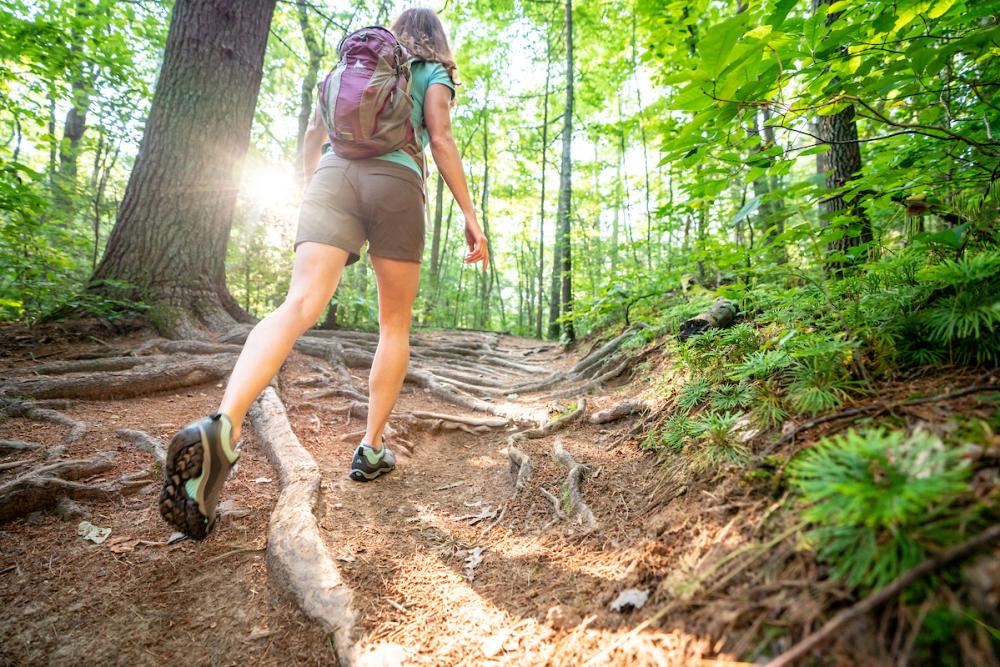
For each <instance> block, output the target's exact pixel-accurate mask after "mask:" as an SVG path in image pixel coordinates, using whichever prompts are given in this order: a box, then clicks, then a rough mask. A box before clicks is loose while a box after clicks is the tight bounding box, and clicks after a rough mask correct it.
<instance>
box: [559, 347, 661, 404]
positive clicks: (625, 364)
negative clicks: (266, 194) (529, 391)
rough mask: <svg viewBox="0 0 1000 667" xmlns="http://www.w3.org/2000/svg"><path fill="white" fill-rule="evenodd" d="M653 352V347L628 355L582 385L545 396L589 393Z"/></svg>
mask: <svg viewBox="0 0 1000 667" xmlns="http://www.w3.org/2000/svg"><path fill="white" fill-rule="evenodd" d="M652 352H653V349H649V350H646V351H645V352H643V353H641V354H639V355H637V356H634V357H626V358H625V359H622V360H621V361H620V362H618V363H617V364H616V365H615V366H614V367H613V368H612V369H611V370H609V371H606V372H604V373H602V374H601V375H598V376H597V377H595V378H594V379H592V380H590V381H589V382H587V383H586V384H584V385H580V386H570V387H566V388H565V389H560V390H558V391H553V392H550V393H548V394H546V395H545V398H548V399H551V398H567V397H569V396H574V395H578V394H587V393H590V392H591V391H594V390H596V389H601V388H602V387H603V385H604V383H605V382H608V381H609V380H613V379H614V378H616V377H618V376H619V375H621V374H622V373H624V372H625V371H627V370H629V369H631V368H632V367H633V366H635V365H637V364H638V363H639V362H640V361H642V360H643V359H645V358H646V357H647V356H649V355H650V354H651V353H652Z"/></svg>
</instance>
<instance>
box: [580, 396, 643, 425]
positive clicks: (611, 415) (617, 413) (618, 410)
mask: <svg viewBox="0 0 1000 667" xmlns="http://www.w3.org/2000/svg"><path fill="white" fill-rule="evenodd" d="M651 407H652V406H651V404H650V402H649V401H642V400H639V399H637V398H631V399H629V400H627V401H622V402H621V403H618V404H617V405H614V406H612V407H610V408H608V409H606V410H599V411H597V412H595V413H593V414H591V415H590V416H589V417H588V418H587V421H588V422H590V423H591V424H607V423H609V422H613V421H618V420H619V419H622V418H624V417H628V416H630V415H637V414H642V413H643V412H647V411H648V410H650V409H651Z"/></svg>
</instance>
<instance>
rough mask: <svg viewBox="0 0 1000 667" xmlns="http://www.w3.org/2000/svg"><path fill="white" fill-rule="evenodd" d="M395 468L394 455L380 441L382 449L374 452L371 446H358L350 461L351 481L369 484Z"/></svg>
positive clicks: (383, 442) (383, 441)
mask: <svg viewBox="0 0 1000 667" xmlns="http://www.w3.org/2000/svg"><path fill="white" fill-rule="evenodd" d="M395 467H396V455H395V454H393V453H392V452H391V451H389V448H388V447H386V446H385V440H384V439H383V440H382V449H380V450H379V451H375V450H374V449H372V447H371V445H367V444H364V443H362V444H360V445H358V448H357V449H356V450H354V460H353V461H351V479H353V480H354V481H355V482H370V481H372V480H373V479H375V478H376V477H379V476H381V475H384V474H385V473H387V472H390V471H392V470H393V469H394V468H395Z"/></svg>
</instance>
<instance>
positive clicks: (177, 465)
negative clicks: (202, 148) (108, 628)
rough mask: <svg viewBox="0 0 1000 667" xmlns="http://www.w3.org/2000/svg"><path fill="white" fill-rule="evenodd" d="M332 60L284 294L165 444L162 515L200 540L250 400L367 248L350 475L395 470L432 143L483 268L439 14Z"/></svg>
mask: <svg viewBox="0 0 1000 667" xmlns="http://www.w3.org/2000/svg"><path fill="white" fill-rule="evenodd" d="M338 53H339V55H340V61H339V62H338V64H337V66H336V67H335V68H334V69H333V70H332V71H331V72H330V74H329V75H328V76H327V77H326V79H325V80H324V81H323V82H322V83H321V84H320V86H319V95H318V98H317V99H318V101H317V104H316V108H315V111H314V112H313V115H312V120H311V121H310V123H309V128H308V129H307V130H306V133H305V137H304V140H303V149H302V154H303V168H304V174H305V177H306V179H307V185H306V189H305V195H304V199H303V202H302V207H301V211H300V213H299V226H298V233H297V236H296V240H295V262H294V266H293V269H292V280H291V285H290V286H289V288H288V295H287V296H286V297H285V301H284V303H282V304H281V306H279V307H278V309H277V310H275V311H274V312H273V313H271V314H270V315H268V316H267V317H266V318H265V319H263V320H261V321H260V322H259V323H258V324H257V326H255V327H254V328H253V330H252V331H251V332H250V335H249V336H247V339H246V343H245V345H244V347H243V350H242V352H241V353H240V356H239V360H238V361H237V362H236V366H235V367H234V368H233V372H232V375H231V376H230V377H229V383H228V384H227V385H226V391H225V394H224V396H223V398H222V403H221V404H220V405H219V409H218V411H217V412H215V413H214V414H212V415H211V416H209V417H205V418H204V419H200V420H198V421H195V422H192V423H191V424H189V425H187V426H186V427H184V428H183V429H182V430H181V431H180V432H178V433H177V435H175V436H174V438H173V440H172V441H171V442H170V449H169V451H168V453H167V459H166V464H165V466H164V480H163V491H162V493H161V494H160V514H161V515H162V516H163V518H164V519H165V520H166V521H167V522H168V523H170V524H172V525H173V526H175V527H176V528H177V529H178V530H181V531H183V532H185V533H187V534H188V535H190V536H191V537H195V538H198V539H201V538H204V537H205V536H206V535H208V533H209V532H210V531H211V529H212V527H213V523H214V519H215V507H216V504H217V503H218V499H219V493H220V491H221V489H222V486H223V484H224V482H225V480H226V478H227V477H228V475H229V472H230V470H231V468H232V466H233V465H234V464H235V463H236V461H237V459H238V458H239V451H238V449H237V447H236V446H235V443H237V442H238V441H239V437H240V427H241V425H242V423H243V418H244V417H245V416H246V413H247V410H249V408H250V404H251V403H252V402H253V401H254V400H255V399H256V398H257V396H258V395H259V394H260V393H261V391H263V390H264V388H265V387H266V386H267V384H268V383H269V382H270V381H271V378H272V377H273V376H274V374H275V373H277V372H278V369H279V368H280V367H281V364H282V363H283V362H284V360H285V358H286V357H287V356H288V354H289V352H290V351H291V349H292V345H293V344H294V343H295V340H296V339H297V338H298V337H299V336H301V335H302V334H303V333H304V332H305V331H306V330H307V329H309V327H311V326H312V325H313V324H315V323H316V321H317V320H318V319H319V316H320V314H321V313H322V311H323V308H324V307H325V306H326V305H327V303H329V301H330V299H331V297H332V296H333V293H334V291H335V290H336V288H337V282H338V281H339V280H340V276H341V273H342V272H343V270H344V266H346V265H348V264H351V263H353V262H356V261H358V259H359V253H360V251H361V246H362V245H363V244H364V243H365V241H367V242H368V255H369V257H371V262H372V266H373V267H374V269H375V278H376V282H377V283H378V306H379V309H378V319H379V342H378V348H377V349H376V351H375V359H374V361H373V363H372V368H371V374H370V375H369V380H368V391H369V400H368V423H367V429H366V431H365V435H364V437H363V438H362V439H361V443H360V444H359V445H358V447H357V449H356V450H355V452H354V457H353V460H352V462H351V469H350V477H351V479H353V480H356V481H359V482H367V481H370V480H373V479H376V478H377V477H379V476H380V475H383V474H385V473H387V472H389V471H391V470H392V469H393V468H394V467H395V465H396V459H395V456H394V455H393V453H392V451H391V450H390V449H389V447H387V446H386V444H385V442H384V437H383V430H384V429H385V425H386V422H387V421H388V419H389V414H390V413H391V412H392V408H393V406H394V405H395V403H396V399H397V398H398V397H399V391H400V388H401V387H402V384H403V379H404V377H405V376H406V367H407V364H408V363H409V358H410V348H409V334H410V318H411V309H412V305H413V300H414V298H415V297H416V294H417V288H418V285H419V283H420V262H421V258H422V257H423V249H424V201H425V197H426V194H425V189H424V177H425V174H426V168H425V166H424V156H423V147H424V146H426V145H427V144H428V143H429V144H430V147H431V154H432V156H433V157H434V162H435V163H436V164H437V167H438V169H439V170H440V172H441V175H442V176H443V177H444V181H445V182H446V183H447V184H448V188H449V189H450V190H451V192H452V195H453V196H454V197H455V201H456V203H457V204H458V206H459V208H460V209H461V211H462V214H463V216H464V217H465V238H466V241H467V243H468V246H469V252H468V254H467V255H466V256H465V262H466V263H475V262H482V268H483V270H484V271H485V270H486V268H487V267H488V265H489V251H488V249H487V241H486V237H485V236H484V235H483V231H482V229H481V228H480V226H479V222H478V220H477V218H476V213H475V211H474V210H473V207H472V199H471V197H470V196H469V189H468V185H467V183H466V180H465V174H464V172H463V168H462V161H461V158H460V156H459V153H458V148H457V147H456V146H455V141H454V138H453V137H452V133H451V116H450V114H451V106H452V103H453V99H454V96H455V86H456V76H455V60H454V58H453V56H452V54H451V48H450V47H449V45H448V39H447V36H446V34H445V31H444V27H443V26H442V25H441V21H440V19H438V17H437V15H436V14H435V13H434V12H433V11H432V10H430V9H408V10H406V11H404V12H403V13H402V14H401V15H400V16H399V18H398V19H396V21H395V23H393V25H392V30H391V32H390V31H389V30H386V29H385V28H381V27H371V28H364V29H362V30H358V31H356V32H354V33H351V34H349V35H347V36H346V37H345V38H344V39H343V41H342V42H341V44H340V47H339V48H338ZM407 91H408V92H409V95H407V94H406V93H407ZM373 115H374V117H373ZM372 128H374V130H373V129H372Z"/></svg>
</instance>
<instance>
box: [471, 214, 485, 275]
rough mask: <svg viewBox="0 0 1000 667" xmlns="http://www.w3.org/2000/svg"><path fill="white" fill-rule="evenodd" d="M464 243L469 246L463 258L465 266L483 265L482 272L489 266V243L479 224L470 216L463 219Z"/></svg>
mask: <svg viewBox="0 0 1000 667" xmlns="http://www.w3.org/2000/svg"><path fill="white" fill-rule="evenodd" d="M465 242H466V243H468V244H469V253H468V254H467V255H466V256H465V263H466V264H474V263H476V262H480V261H481V262H482V263H483V272H485V271H486V269H487V268H489V266H490V249H489V241H487V240H486V235H485V234H483V230H482V228H481V227H480V226H479V222H478V221H476V219H475V218H474V217H472V216H468V217H466V218H465Z"/></svg>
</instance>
